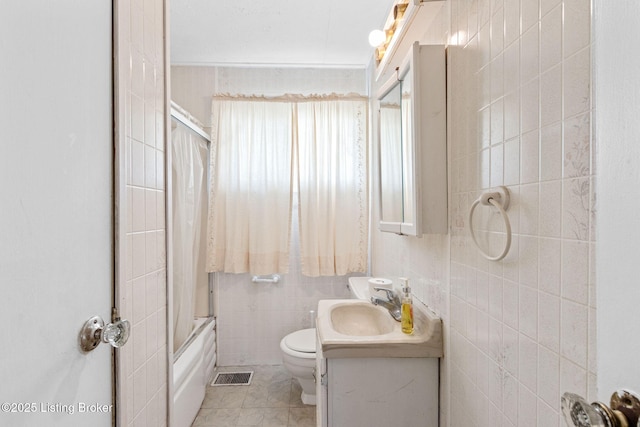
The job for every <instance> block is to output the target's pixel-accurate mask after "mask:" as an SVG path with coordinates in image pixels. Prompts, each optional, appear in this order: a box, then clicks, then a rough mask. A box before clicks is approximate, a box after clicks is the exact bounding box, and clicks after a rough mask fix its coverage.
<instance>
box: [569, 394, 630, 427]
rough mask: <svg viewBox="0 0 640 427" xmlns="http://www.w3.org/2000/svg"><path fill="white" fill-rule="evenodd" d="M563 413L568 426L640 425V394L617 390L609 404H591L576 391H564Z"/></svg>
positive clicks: (605, 426)
mask: <svg viewBox="0 0 640 427" xmlns="http://www.w3.org/2000/svg"><path fill="white" fill-rule="evenodd" d="M561 404H562V405H561V406H562V414H563V415H564V419H565V422H566V423H567V425H568V426H576V427H640V422H639V420H640V396H639V395H638V394H637V393H635V392H633V391H629V390H624V389H621V390H617V391H616V392H614V393H613V394H612V395H611V401H610V402H609V405H606V404H604V403H602V402H593V403H591V404H589V403H588V402H587V401H586V400H585V399H584V398H583V397H581V396H579V395H577V394H574V393H564V394H563V395H562V399H561Z"/></svg>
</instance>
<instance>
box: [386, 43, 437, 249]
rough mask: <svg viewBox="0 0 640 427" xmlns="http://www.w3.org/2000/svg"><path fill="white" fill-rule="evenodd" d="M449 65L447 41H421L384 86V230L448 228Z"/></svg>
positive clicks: (405, 232) (414, 232) (421, 231)
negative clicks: (447, 91) (447, 98)
mask: <svg viewBox="0 0 640 427" xmlns="http://www.w3.org/2000/svg"><path fill="white" fill-rule="evenodd" d="M445 68H446V66H445V51H444V46H442V45H420V44H419V43H417V42H416V43H414V44H413V45H412V46H411V48H410V52H409V53H408V55H407V57H406V58H405V60H404V61H403V62H402V63H401V65H400V66H399V67H398V68H397V73H396V74H395V75H393V76H392V77H391V78H390V79H389V80H388V81H387V82H386V83H385V84H384V85H382V87H381V88H380V90H379V92H378V96H377V99H378V113H379V114H378V124H379V126H378V130H379V132H378V161H379V165H378V166H379V168H378V170H379V174H378V178H379V183H378V184H379V190H380V195H379V200H380V223H379V229H380V231H384V232H391V233H396V234H401V235H409V236H418V237H420V236H422V235H423V234H438V233H446V232H447V154H446V75H445V73H446V71H445Z"/></svg>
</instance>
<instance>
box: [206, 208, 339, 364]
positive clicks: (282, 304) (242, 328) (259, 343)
mask: <svg viewBox="0 0 640 427" xmlns="http://www.w3.org/2000/svg"><path fill="white" fill-rule="evenodd" d="M297 218H298V214H297V208H296V207H295V205H294V212H293V213H292V221H293V230H294V231H293V232H292V233H291V234H292V236H291V250H290V258H289V260H290V270H289V273H288V274H282V275H281V276H282V281H281V282H280V283H277V284H271V283H253V282H252V281H251V278H252V276H251V275H249V274H225V273H217V274H216V276H217V277H216V287H215V294H214V298H215V303H216V316H217V321H216V322H217V323H216V327H217V332H218V336H217V338H218V347H217V351H218V365H219V366H242V365H273V364H280V363H282V353H281V351H280V340H281V339H282V338H283V337H284V336H285V335H287V334H288V333H290V332H293V331H296V330H299V329H304V328H309V327H311V322H312V320H311V315H310V311H311V310H314V311H315V310H317V306H318V301H319V300H321V299H333V298H349V291H348V289H347V287H346V285H347V281H348V278H347V277H345V276H334V277H319V278H312V277H306V276H303V275H302V273H301V271H300V246H299V234H298V232H297Z"/></svg>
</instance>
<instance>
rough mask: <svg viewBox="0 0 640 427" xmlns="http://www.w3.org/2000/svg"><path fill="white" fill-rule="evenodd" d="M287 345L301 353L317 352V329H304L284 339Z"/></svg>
mask: <svg viewBox="0 0 640 427" xmlns="http://www.w3.org/2000/svg"><path fill="white" fill-rule="evenodd" d="M284 343H285V345H286V346H287V347H288V348H290V349H291V350H293V351H297V352H300V353H315V352H316V328H309V329H302V330H299V331H295V332H292V333H290V334H289V335H287V336H286V337H284Z"/></svg>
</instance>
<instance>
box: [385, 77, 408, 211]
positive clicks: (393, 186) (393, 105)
mask: <svg viewBox="0 0 640 427" xmlns="http://www.w3.org/2000/svg"><path fill="white" fill-rule="evenodd" d="M400 101H401V93H400V82H398V83H397V84H396V85H394V86H393V87H392V88H391V89H390V90H389V91H388V92H387V94H386V95H383V97H382V99H380V116H379V117H380V204H381V211H380V219H381V220H382V221H384V222H389V223H400V222H402V217H403V212H402V211H403V204H404V202H403V200H402V198H403V189H402V181H403V171H402V162H403V161H402V157H403V156H402V126H401V123H404V120H403V119H402V116H401V109H400V108H401V107H400Z"/></svg>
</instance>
